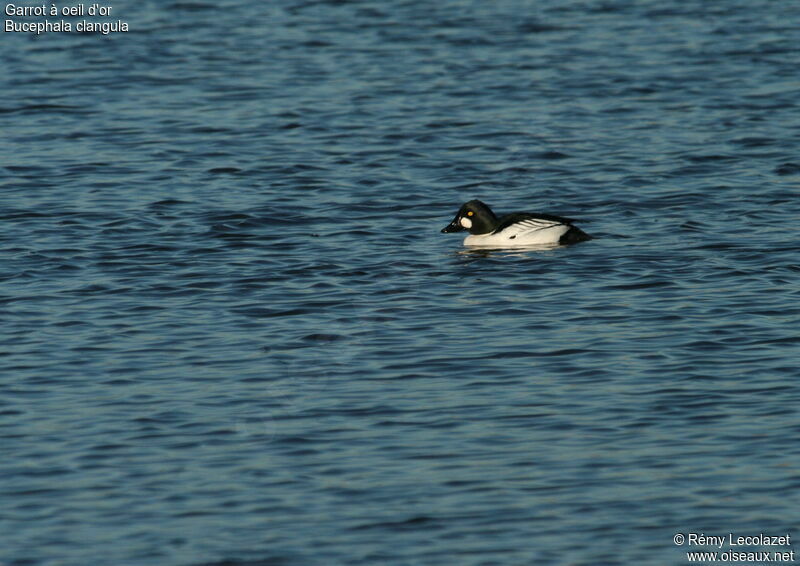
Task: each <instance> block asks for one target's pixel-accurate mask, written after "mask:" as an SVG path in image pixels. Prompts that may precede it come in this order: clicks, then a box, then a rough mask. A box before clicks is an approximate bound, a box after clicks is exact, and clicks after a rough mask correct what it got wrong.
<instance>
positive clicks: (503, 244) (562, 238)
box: [442, 200, 592, 248]
mask: <svg viewBox="0 0 800 566" xmlns="http://www.w3.org/2000/svg"><path fill="white" fill-rule="evenodd" d="M572 222H573V220H571V219H570V218H562V217H560V216H553V215H552V214H538V213H532V212H513V213H511V214H506V215H505V216H501V217H500V218H498V217H497V216H495V214H494V212H492V209H491V208H489V207H488V206H486V205H485V204H484V203H482V202H481V201H479V200H471V201H469V202H468V203H466V204H464V205H462V206H461V208H459V209H458V213H456V217H455V218H453V221H452V222H451V223H450V224H448V225H447V226H445V227H444V228H442V232H461V231H462V230H469V233H470V235H469V236H467V237H466V238H465V239H464V245H465V246H488V247H496V248H511V247H523V246H541V245H554V244H556V245H567V244H577V243H578V242H585V241H586V240H591V239H592V237H591V236H589V235H588V234H587V233H586V232H584V231H583V230H581V229H580V228H578V227H577V226H573V225H572Z"/></svg>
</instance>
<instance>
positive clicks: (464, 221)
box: [458, 216, 472, 230]
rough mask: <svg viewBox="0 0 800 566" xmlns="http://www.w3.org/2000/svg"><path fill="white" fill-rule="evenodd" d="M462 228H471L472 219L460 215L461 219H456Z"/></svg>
mask: <svg viewBox="0 0 800 566" xmlns="http://www.w3.org/2000/svg"><path fill="white" fill-rule="evenodd" d="M458 222H459V223H460V224H461V225H462V226H463V227H464V228H466V229H467V230H469V229H470V228H472V220H470V219H469V218H467V217H466V216H464V217H462V218H461V220H459V221H458Z"/></svg>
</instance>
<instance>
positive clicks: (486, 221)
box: [442, 199, 497, 234]
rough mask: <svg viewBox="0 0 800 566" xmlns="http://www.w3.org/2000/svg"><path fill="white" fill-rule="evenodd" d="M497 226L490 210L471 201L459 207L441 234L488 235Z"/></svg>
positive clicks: (477, 201)
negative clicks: (464, 232) (465, 232)
mask: <svg viewBox="0 0 800 566" xmlns="http://www.w3.org/2000/svg"><path fill="white" fill-rule="evenodd" d="M496 226H497V217H496V216H495V215H494V212H492V209H491V208H489V207H488V206H486V205H485V204H483V203H482V202H481V201H479V200H477V199H476V200H471V201H469V202H467V203H464V204H463V205H461V208H459V209H458V212H457V213H456V217H455V218H453V221H452V222H451V223H450V224H448V225H447V226H445V227H444V228H442V232H461V231H462V230H469V233H470V234H488V233H489V232H492V231H494V229H495V227H496Z"/></svg>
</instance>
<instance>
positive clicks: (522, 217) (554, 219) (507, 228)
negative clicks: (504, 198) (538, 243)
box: [494, 212, 572, 238]
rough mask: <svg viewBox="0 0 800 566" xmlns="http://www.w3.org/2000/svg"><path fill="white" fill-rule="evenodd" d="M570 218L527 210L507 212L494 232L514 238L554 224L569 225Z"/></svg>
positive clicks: (545, 228)
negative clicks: (533, 212) (528, 211)
mask: <svg viewBox="0 0 800 566" xmlns="http://www.w3.org/2000/svg"><path fill="white" fill-rule="evenodd" d="M571 222H572V220H571V219H569V218H562V217H560V216H553V215H551V214H532V213H527V212H516V213H514V214H509V215H508V216H504V217H503V218H501V219H500V224H499V225H498V226H497V228H496V229H495V231H494V234H498V233H500V232H502V233H503V235H504V236H506V235H507V236H508V237H509V238H516V237H517V236H523V235H528V234H533V233H535V232H541V231H543V230H547V229H549V228H555V227H556V226H570V225H571V224H570V223H571Z"/></svg>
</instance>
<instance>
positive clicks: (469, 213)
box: [467, 210, 475, 216]
mask: <svg viewBox="0 0 800 566" xmlns="http://www.w3.org/2000/svg"><path fill="white" fill-rule="evenodd" d="M473 214H475V213H474V212H472V211H471V210H470V211H469V212H467V216H472V215H473Z"/></svg>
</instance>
